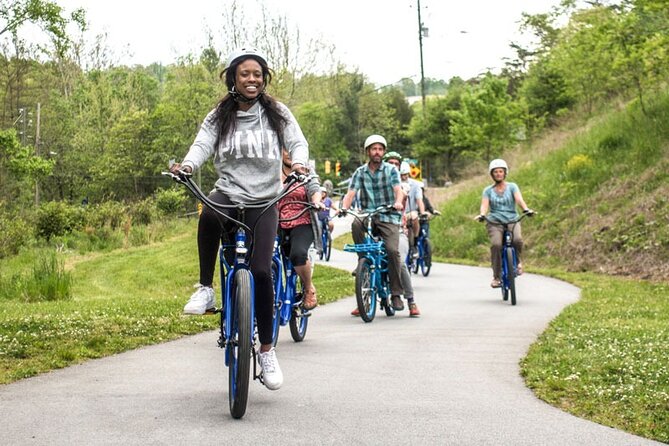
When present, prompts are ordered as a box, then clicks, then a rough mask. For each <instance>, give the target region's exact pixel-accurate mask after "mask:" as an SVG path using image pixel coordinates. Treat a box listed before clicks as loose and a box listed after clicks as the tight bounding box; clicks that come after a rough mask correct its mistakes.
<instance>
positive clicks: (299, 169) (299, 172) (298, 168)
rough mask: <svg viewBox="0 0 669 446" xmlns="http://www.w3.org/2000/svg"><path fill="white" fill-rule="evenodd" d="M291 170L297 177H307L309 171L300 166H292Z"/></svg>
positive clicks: (305, 167)
mask: <svg viewBox="0 0 669 446" xmlns="http://www.w3.org/2000/svg"><path fill="white" fill-rule="evenodd" d="M292 169H293V173H296V174H297V175H309V169H308V168H307V166H304V165H302V164H293V167H292Z"/></svg>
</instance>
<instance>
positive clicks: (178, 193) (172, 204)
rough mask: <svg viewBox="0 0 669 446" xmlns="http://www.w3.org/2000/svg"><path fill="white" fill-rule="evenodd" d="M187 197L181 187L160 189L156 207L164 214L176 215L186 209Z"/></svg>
mask: <svg viewBox="0 0 669 446" xmlns="http://www.w3.org/2000/svg"><path fill="white" fill-rule="evenodd" d="M186 202H187V198H186V195H185V192H184V191H183V190H180V189H159V190H158V191H157V192H156V207H157V208H158V210H159V211H160V212H161V213H162V214H163V215H175V214H176V213H177V212H179V211H181V210H183V209H184V206H185V205H186Z"/></svg>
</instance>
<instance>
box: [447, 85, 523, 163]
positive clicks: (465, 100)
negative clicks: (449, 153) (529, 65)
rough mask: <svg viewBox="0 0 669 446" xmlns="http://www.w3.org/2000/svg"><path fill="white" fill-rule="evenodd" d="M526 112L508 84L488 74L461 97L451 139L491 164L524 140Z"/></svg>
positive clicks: (454, 116)
mask: <svg viewBox="0 0 669 446" xmlns="http://www.w3.org/2000/svg"><path fill="white" fill-rule="evenodd" d="M522 117H523V110H522V109H521V107H520V105H519V104H518V103H515V102H513V100H512V98H511V96H509V94H508V93H507V81H506V80H504V79H500V78H497V77H495V76H493V75H492V74H491V73H487V74H486V75H485V76H484V77H483V79H481V82H480V83H479V84H478V85H475V86H472V87H469V88H467V89H466V90H465V92H464V94H463V96H462V107H461V109H460V110H458V111H455V112H453V114H452V123H451V126H450V129H449V131H450V136H451V138H452V141H453V143H454V144H455V145H457V146H460V147H463V148H466V151H467V152H469V153H471V154H474V155H478V156H481V157H483V158H484V159H486V160H490V159H491V157H492V156H494V155H498V154H499V152H500V151H501V150H502V149H503V148H504V147H506V146H507V145H509V144H512V143H514V142H515V141H517V140H518V139H520V138H521V137H522V134H523V130H524V129H523V124H522V122H523V121H522Z"/></svg>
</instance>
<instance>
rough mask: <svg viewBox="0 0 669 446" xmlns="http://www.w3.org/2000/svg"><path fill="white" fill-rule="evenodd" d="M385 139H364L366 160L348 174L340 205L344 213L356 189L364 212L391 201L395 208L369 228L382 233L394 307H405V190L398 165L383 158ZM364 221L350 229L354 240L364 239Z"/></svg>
mask: <svg viewBox="0 0 669 446" xmlns="http://www.w3.org/2000/svg"><path fill="white" fill-rule="evenodd" d="M386 147H387V144H386V139H385V138H384V137H383V136H381V135H371V136H369V137H368V138H367V139H366V140H365V150H366V151H367V156H368V158H369V162H368V163H367V164H363V165H362V166H360V167H358V169H357V170H356V171H355V172H354V173H353V177H351V183H350V184H349V186H348V192H347V193H346V195H345V196H344V198H343V199H342V206H341V209H342V211H343V212H344V213H345V212H346V210H348V209H349V208H350V207H351V203H352V202H353V199H354V198H355V195H356V192H359V193H360V194H359V200H360V207H361V208H362V210H363V211H364V212H369V211H373V210H375V209H376V208H378V207H379V206H389V205H392V206H393V208H394V209H395V210H396V211H398V212H389V213H385V214H378V215H377V216H376V217H375V218H374V221H373V222H372V229H373V231H374V232H375V233H378V234H380V235H381V238H383V241H384V242H385V244H386V252H387V253H388V278H389V279H390V293H391V298H390V303H391V305H392V306H393V308H394V309H395V310H397V311H400V310H403V309H404V303H402V298H401V297H400V295H401V294H404V293H403V290H402V283H401V282H400V268H401V260H400V251H399V239H400V219H401V213H400V212H399V211H401V210H402V209H403V206H402V201H403V199H404V193H403V192H402V188H401V187H400V176H399V172H398V171H397V169H396V168H395V167H394V166H393V165H392V164H388V163H386V162H384V161H383V155H384V154H385V152H386ZM365 228H366V222H365V225H363V223H361V222H360V221H359V220H357V219H356V220H354V221H353V225H352V227H351V230H352V232H353V241H354V242H355V243H363V242H364V240H365V231H366V229H365Z"/></svg>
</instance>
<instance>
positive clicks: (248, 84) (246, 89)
mask: <svg viewBox="0 0 669 446" xmlns="http://www.w3.org/2000/svg"><path fill="white" fill-rule="evenodd" d="M263 88H264V79H263V74H262V67H261V66H260V64H259V63H258V61H257V60H255V59H252V58H250V59H246V60H244V61H242V62H241V63H240V64H239V65H238V66H237V70H236V71H235V89H236V90H237V92H239V93H241V94H242V95H244V96H245V97H246V98H248V99H255V98H257V97H258V95H259V94H260V93H261V92H262V91H263Z"/></svg>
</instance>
